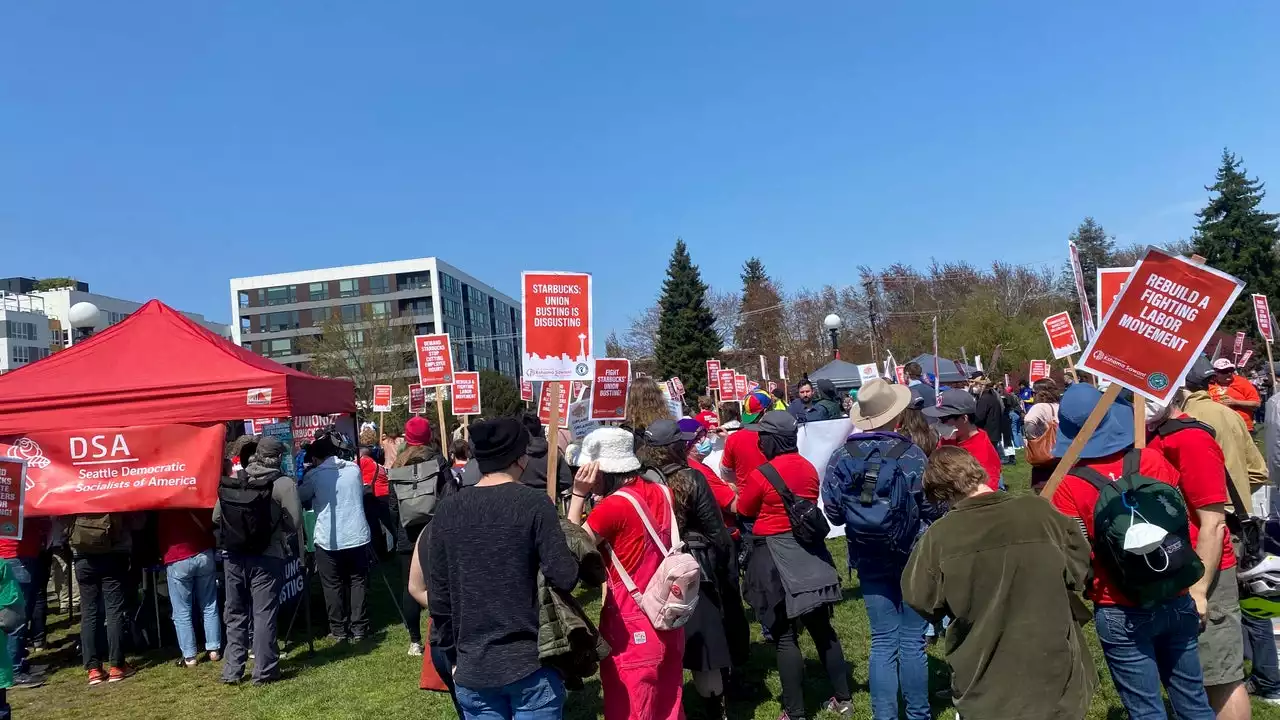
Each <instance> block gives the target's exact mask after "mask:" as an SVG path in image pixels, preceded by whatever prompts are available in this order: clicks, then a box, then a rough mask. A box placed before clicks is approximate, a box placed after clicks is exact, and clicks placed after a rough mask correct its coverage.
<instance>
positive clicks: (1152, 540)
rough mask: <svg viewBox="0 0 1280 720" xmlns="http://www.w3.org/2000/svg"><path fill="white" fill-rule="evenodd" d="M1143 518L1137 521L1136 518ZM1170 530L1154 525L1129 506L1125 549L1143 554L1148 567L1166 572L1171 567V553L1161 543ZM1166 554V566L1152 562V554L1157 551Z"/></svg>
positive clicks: (1136, 553)
mask: <svg viewBox="0 0 1280 720" xmlns="http://www.w3.org/2000/svg"><path fill="white" fill-rule="evenodd" d="M1135 518H1137V519H1138V520H1141V522H1137V521H1136V520H1135ZM1168 535H1169V532H1168V531H1167V530H1165V529H1164V528H1162V527H1160V526H1159V525H1153V524H1151V523H1149V522H1147V519H1146V518H1144V517H1142V515H1141V514H1140V513H1139V512H1138V510H1137V509H1136V508H1134V507H1133V506H1132V505H1130V506H1129V529H1128V530H1125V532H1124V550H1125V552H1130V553H1133V554H1135V555H1141V556H1143V559H1144V560H1145V561H1146V563H1147V567H1149V568H1151V569H1152V570H1155V571H1156V572H1164V571H1166V570H1168V569H1169V553H1168V552H1166V551H1165V549H1164V548H1163V547H1161V545H1163V544H1164V539H1165V538H1166V537H1168ZM1157 550H1158V551H1160V554H1162V555H1164V567H1162V568H1158V567H1156V566H1155V565H1152V564H1151V555H1153V554H1154V553H1155V552H1156V551H1157Z"/></svg>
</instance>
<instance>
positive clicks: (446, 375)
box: [413, 333, 453, 387]
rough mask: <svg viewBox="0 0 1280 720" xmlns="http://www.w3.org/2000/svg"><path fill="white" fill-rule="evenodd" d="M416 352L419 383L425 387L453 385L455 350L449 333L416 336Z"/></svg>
mask: <svg viewBox="0 0 1280 720" xmlns="http://www.w3.org/2000/svg"><path fill="white" fill-rule="evenodd" d="M413 348H414V352H415V353H416V355H417V357H418V382H420V383H422V386H423V387H438V386H440V385H451V384H452V383H453V349H452V346H451V345H450V344H449V333H440V334H438V335H415V336H414V338H413Z"/></svg>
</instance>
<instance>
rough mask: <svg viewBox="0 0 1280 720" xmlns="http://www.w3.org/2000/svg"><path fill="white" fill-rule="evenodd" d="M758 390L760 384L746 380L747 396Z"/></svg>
mask: <svg viewBox="0 0 1280 720" xmlns="http://www.w3.org/2000/svg"><path fill="white" fill-rule="evenodd" d="M759 389H760V383H758V382H756V381H755V380H748V381H747V394H748V395H749V394H751V393H753V392H755V391H757V390H759Z"/></svg>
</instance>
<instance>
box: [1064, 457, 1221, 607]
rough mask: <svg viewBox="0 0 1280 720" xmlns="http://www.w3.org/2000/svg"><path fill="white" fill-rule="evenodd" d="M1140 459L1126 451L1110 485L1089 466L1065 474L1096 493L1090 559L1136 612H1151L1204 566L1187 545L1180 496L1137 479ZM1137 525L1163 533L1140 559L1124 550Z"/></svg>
mask: <svg viewBox="0 0 1280 720" xmlns="http://www.w3.org/2000/svg"><path fill="white" fill-rule="evenodd" d="M1141 458H1142V452H1141V451H1140V450H1137V449H1133V450H1130V451H1129V452H1128V454H1126V455H1125V457H1124V470H1123V472H1122V474H1121V476H1120V478H1119V479H1118V480H1115V481H1112V480H1111V479H1109V478H1107V477H1105V476H1103V475H1102V473H1100V472H1098V471H1097V470H1094V469H1093V468H1088V467H1076V468H1072V470H1071V472H1070V473H1069V474H1071V475H1074V476H1076V477H1078V478H1080V479H1081V480H1084V481H1085V482H1087V483H1089V484H1090V485H1092V486H1094V487H1095V488H1097V490H1098V501H1097V503H1096V504H1095V505H1094V508H1093V551H1094V554H1095V555H1096V556H1097V557H1098V558H1099V559H1100V560H1101V562H1102V564H1103V566H1105V567H1106V568H1107V572H1108V573H1109V574H1110V575H1111V579H1112V581H1113V582H1115V584H1116V586H1117V587H1118V588H1119V589H1120V592H1122V593H1124V595H1125V597H1127V598H1129V600H1131V601H1133V602H1135V603H1137V604H1138V605H1139V606H1141V607H1151V606H1153V605H1156V604H1158V603H1161V602H1163V601H1165V600H1168V599H1170V598H1172V597H1175V596H1177V595H1178V594H1179V593H1181V592H1182V591H1183V590H1186V589H1187V588H1189V587H1191V586H1192V585H1194V584H1195V583H1196V582H1197V581H1198V580H1199V579H1200V578H1201V576H1203V575H1204V563H1202V562H1200V557H1199V556H1198V555H1196V551H1195V548H1194V547H1193V546H1192V544H1191V529H1190V521H1189V520H1188V519H1187V505H1186V502H1185V501H1184V500H1183V499H1182V492H1181V491H1180V490H1178V488H1177V487H1175V486H1173V485H1170V484H1168V483H1164V482H1160V481H1159V480H1156V479H1154V478H1149V477H1146V476H1144V475H1142V474H1141V473H1140V472H1139V468H1140V461H1141ZM1140 523H1148V524H1151V525H1155V526H1157V527H1158V528H1160V529H1163V530H1164V531H1165V533H1166V534H1165V536H1164V538H1163V539H1162V540H1161V541H1160V543H1159V545H1158V546H1156V547H1154V548H1151V549H1150V550H1148V551H1147V552H1146V553H1145V554H1140V553H1138V552H1133V551H1130V550H1126V549H1125V535H1126V533H1128V531H1129V528H1130V526H1132V525H1135V524H1140ZM1140 529H1141V528H1140ZM1147 529H1148V530H1149V528H1147Z"/></svg>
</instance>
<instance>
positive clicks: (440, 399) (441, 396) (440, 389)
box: [436, 385, 449, 451]
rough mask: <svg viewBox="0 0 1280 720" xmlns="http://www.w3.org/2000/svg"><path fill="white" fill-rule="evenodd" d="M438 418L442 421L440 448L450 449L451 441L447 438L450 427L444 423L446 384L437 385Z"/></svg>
mask: <svg viewBox="0 0 1280 720" xmlns="http://www.w3.org/2000/svg"><path fill="white" fill-rule="evenodd" d="M436 418H437V419H438V420H439V421H440V448H441V449H442V450H445V451H448V449H449V442H448V440H447V438H448V433H449V429H448V428H447V427H446V426H445V424H444V386H443V385H437V386H436Z"/></svg>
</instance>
